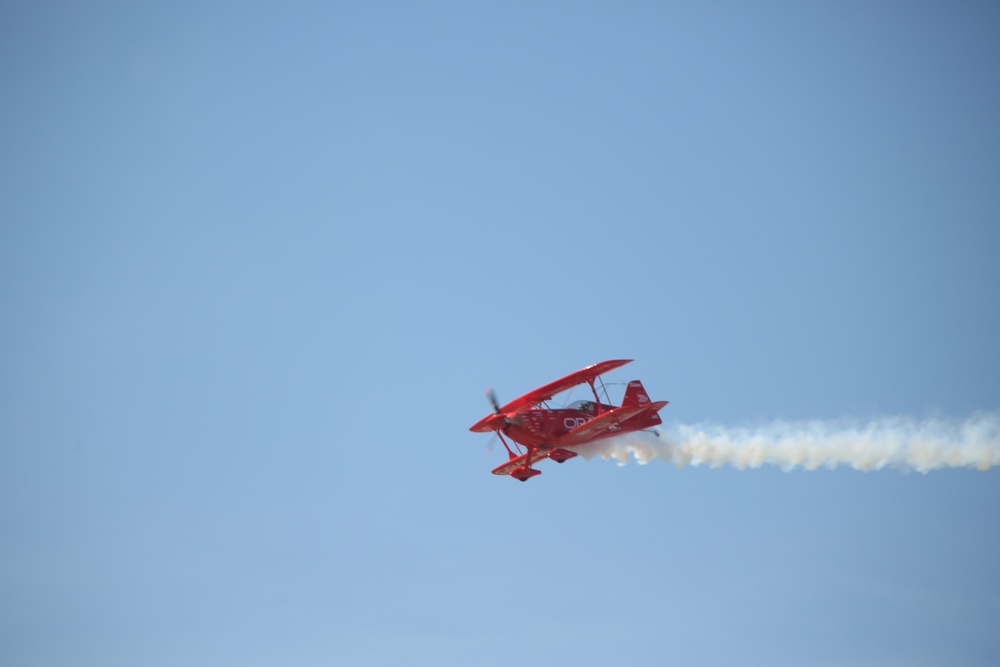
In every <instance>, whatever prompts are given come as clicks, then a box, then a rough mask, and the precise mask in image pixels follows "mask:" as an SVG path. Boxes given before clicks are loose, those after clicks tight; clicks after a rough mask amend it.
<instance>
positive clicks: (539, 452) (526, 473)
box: [469, 359, 667, 482]
mask: <svg viewBox="0 0 1000 667" xmlns="http://www.w3.org/2000/svg"><path fill="white" fill-rule="evenodd" d="M630 361H632V360H631V359H612V360H610V361H602V362H600V363H597V364H593V365H592V366H587V367H586V368H582V369H580V370H578V371H576V372H575V373H570V374H569V375H567V376H566V377H563V378H560V379H558V380H556V381H555V382H550V383H548V384H546V385H543V386H541V387H539V388H538V389H535V390H534V391H529V392H528V393H527V394H525V395H524V396H521V397H520V398H515V399H514V400H513V401H511V402H510V403H507V404H506V405H502V406H501V405H500V404H499V403H498V402H497V399H496V395H495V394H494V393H493V390H492V389H491V390H489V391H488V392H487V396H488V397H489V400H490V403H492V404H493V414H490V415H487V416H485V417H483V418H482V419H480V420H479V421H477V422H476V423H475V424H473V425H472V426H471V427H470V428H469V430H470V431H474V432H476V433H488V432H489V431H496V434H497V435H498V436H499V437H500V441H501V442H502V443H503V446H504V447H505V448H506V449H507V453H508V454H509V455H510V460H509V461H507V462H506V463H504V464H503V465H499V466H497V467H496V468H494V469H493V474H494V475H510V476H511V477H513V478H514V479H517V480H520V481H522V482H524V481H527V480H528V479H530V478H532V477H534V476H535V475H540V474H542V471H541V470H536V469H534V468H532V467H531V466H532V465H534V464H535V463H537V462H538V461H541V460H542V459H544V458H550V459H552V460H553V461H555V462H556V463H563V462H564V461H566V460H567V459H571V458H573V457H574V456H577V453H576V452H574V451H573V448H574V447H578V446H580V445H583V444H586V443H588V442H593V441H594V440H599V439H601V438H609V437H611V436H615V435H621V434H622V433H631V432H633V431H640V430H642V429H647V428H652V427H653V426H656V425H658V424H660V423H662V420H661V419H660V415H659V414H657V413H658V412H659V411H660V410H661V409H662V408H663V406H665V405H666V404H667V401H650V400H649V396H648V395H647V394H646V390H645V389H643V387H642V383H641V382H639V381H638V380H633V381H631V382H629V383H628V387H627V388H626V390H625V398H624V399H623V400H622V404H621V405H620V406H617V407H616V406H614V405H608V404H606V403H602V402H601V399H600V397H599V396H598V394H597V388H596V387H595V384H594V383H595V382H597V383H600V385H601V389H602V390H603V391H604V396H605V400H610V399H607V394H608V392H607V389H606V388H605V387H604V383H603V382H601V380H600V376H601V375H602V374H604V373H607V372H608V371H610V370H613V369H615V368H618V367H619V366H624V365H625V364H627V363H629V362H630ZM581 384H588V385H590V390H591V392H593V394H594V400H593V401H590V400H585V401H576V402H575V403H573V404H571V405H569V406H567V407H564V408H552V407H549V405H548V401H550V400H551V399H552V397H553V396H555V395H556V394H559V393H561V392H563V391H566V390H568V389H572V388H573V387H576V386H577V385H581ZM504 435H506V436H507V437H508V438H510V439H511V440H513V441H514V443H516V444H520V445H521V446H523V447H524V449H525V450H527V451H525V452H524V453H523V454H516V453H515V452H514V450H512V449H511V447H510V445H508V444H507V441H506V440H505V439H504ZM515 446H516V445H515Z"/></svg>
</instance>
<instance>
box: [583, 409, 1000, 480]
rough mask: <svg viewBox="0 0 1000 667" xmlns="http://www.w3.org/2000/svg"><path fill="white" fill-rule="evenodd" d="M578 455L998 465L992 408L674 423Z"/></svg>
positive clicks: (795, 464) (998, 432)
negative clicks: (949, 413)
mask: <svg viewBox="0 0 1000 667" xmlns="http://www.w3.org/2000/svg"><path fill="white" fill-rule="evenodd" d="M576 451H577V452H579V453H580V454H581V455H582V456H583V457H584V458H586V459H588V460H589V459H592V458H594V457H595V456H600V457H601V458H603V459H605V460H607V459H612V458H613V459H615V460H616V461H617V462H618V464H619V465H625V463H627V462H628V459H629V455H632V456H634V457H635V460H636V461H637V462H639V463H640V464H645V463H648V462H649V461H651V460H653V459H656V458H660V459H663V460H665V461H672V462H673V463H674V465H676V466H677V467H683V466H685V465H689V464H690V465H707V466H710V467H713V468H718V467H721V466H724V465H731V466H733V467H735V468H738V469H740V470H744V469H746V468H759V467H760V466H763V465H775V466H780V467H781V468H783V469H785V470H792V469H795V468H799V467H801V468H803V469H805V470H816V469H817V468H821V467H825V468H836V467H838V466H849V467H851V468H854V469H855V470H863V471H870V470H881V469H882V468H899V469H902V470H915V471H917V472H922V473H926V472H929V471H931V470H937V469H939V468H978V469H979V470H987V469H989V468H991V467H993V466H995V465H998V464H1000V413H981V414H976V415H973V416H972V417H969V418H968V419H964V420H947V419H930V420H924V421H916V420H914V419H910V418H903V417H896V418H883V419H877V420H874V421H872V422H869V423H867V424H860V425H859V424H857V423H855V422H846V421H836V422H822V421H810V422H773V423H771V424H766V425H763V426H759V427H754V428H727V427H723V426H716V425H704V424H702V425H696V426H688V425H683V424H679V425H674V426H672V427H670V428H669V429H667V430H666V431H663V430H662V427H661V430H660V431H659V432H658V434H656V435H654V434H652V433H645V432H640V433H632V434H628V435H624V436H619V437H615V438H608V439H606V440H599V441H596V442H593V443H589V444H587V445H584V446H582V447H578V448H576Z"/></svg>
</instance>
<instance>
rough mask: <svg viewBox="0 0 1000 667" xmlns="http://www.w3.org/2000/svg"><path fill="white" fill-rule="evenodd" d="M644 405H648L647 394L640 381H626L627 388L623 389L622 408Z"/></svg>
mask: <svg viewBox="0 0 1000 667" xmlns="http://www.w3.org/2000/svg"><path fill="white" fill-rule="evenodd" d="M644 405H649V395H648V394H647V393H646V390H645V389H644V388H643V386H642V383H641V382H639V381H638V380H632V381H631V382H629V383H628V388H627V389H626V390H625V398H624V399H623V400H622V407H623V408H641V407H643V406H644Z"/></svg>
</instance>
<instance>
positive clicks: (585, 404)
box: [569, 401, 594, 414]
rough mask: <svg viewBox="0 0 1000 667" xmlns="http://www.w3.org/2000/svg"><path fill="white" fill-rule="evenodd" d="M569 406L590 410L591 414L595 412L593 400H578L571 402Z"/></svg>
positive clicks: (575, 408) (583, 410) (574, 408)
mask: <svg viewBox="0 0 1000 667" xmlns="http://www.w3.org/2000/svg"><path fill="white" fill-rule="evenodd" d="M569 407H570V408H571V409H573V410H580V411H582V412H588V413H590V414H593V413H594V402H593V401H576V402H575V403H571V404H570V405H569Z"/></svg>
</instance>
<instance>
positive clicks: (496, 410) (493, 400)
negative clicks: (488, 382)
mask: <svg viewBox="0 0 1000 667" xmlns="http://www.w3.org/2000/svg"><path fill="white" fill-rule="evenodd" d="M486 400H488V401H489V402H490V405H492V406H493V414H496V415H498V414H500V401H498V400H497V394H496V392H495V391H493V387H490V388H489V389H487V390H486Z"/></svg>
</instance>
